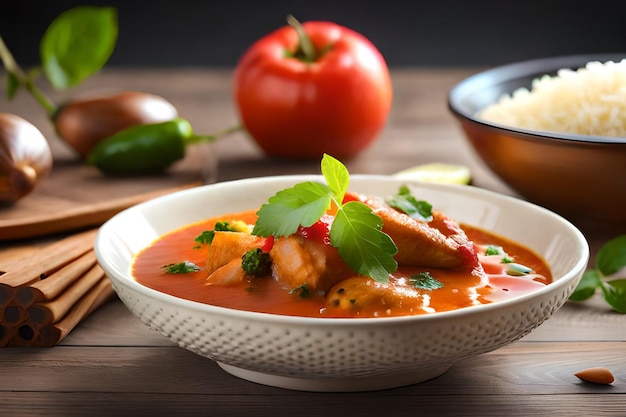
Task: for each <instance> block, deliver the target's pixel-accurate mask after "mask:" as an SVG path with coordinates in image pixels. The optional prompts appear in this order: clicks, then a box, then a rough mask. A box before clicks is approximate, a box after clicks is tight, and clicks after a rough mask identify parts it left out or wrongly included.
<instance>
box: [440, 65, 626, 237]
mask: <svg viewBox="0 0 626 417" xmlns="http://www.w3.org/2000/svg"><path fill="white" fill-rule="evenodd" d="M448 107H449V109H450V111H451V112H452V114H453V115H454V116H455V117H456V119H457V120H458V121H459V123H460V126H461V128H462V130H463V132H464V133H465V136H466V137H467V139H468V141H469V142H470V144H471V145H472V147H473V149H474V150H475V152H476V154H477V155H478V156H479V157H480V158H481V159H482V160H483V162H484V163H485V165H486V166H487V167H488V168H489V169H490V170H491V171H493V172H494V173H495V174H497V175H498V177H499V178H500V179H501V180H503V181H504V182H505V183H506V184H508V185H509V186H510V187H511V189H512V190H513V191H514V192H516V193H518V194H519V195H520V196H521V197H523V198H525V199H527V200H529V201H531V202H533V203H535V204H539V205H542V206H544V207H546V208H549V209H551V210H553V211H556V212H558V213H559V214H561V215H563V216H565V217H567V218H569V219H570V220H571V221H573V222H574V223H576V224H578V225H580V226H582V227H583V228H586V227H593V228H603V229H615V228H621V229H624V228H626V53H624V54H605V55H578V56H565V57H555V58H545V59H536V60H530V61H524V62H519V63H514V64H509V65H504V66H500V67H496V68H492V69H489V70H486V71H483V72H479V73H476V74H474V75H472V76H470V77H468V78H466V79H464V80H462V81H461V82H459V83H458V84H457V85H456V86H454V87H453V88H452V89H451V90H450V92H449V95H448ZM622 231H623V230H622Z"/></svg>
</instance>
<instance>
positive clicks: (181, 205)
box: [95, 175, 589, 391]
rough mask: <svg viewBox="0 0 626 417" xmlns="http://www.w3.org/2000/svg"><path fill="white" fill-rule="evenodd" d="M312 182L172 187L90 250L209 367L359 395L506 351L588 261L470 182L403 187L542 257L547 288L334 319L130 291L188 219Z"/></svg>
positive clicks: (578, 238) (374, 190)
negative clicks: (156, 245) (151, 255)
mask: <svg viewBox="0 0 626 417" xmlns="http://www.w3.org/2000/svg"><path fill="white" fill-rule="evenodd" d="M304 180H317V181H322V177H318V176H280V177H265V178H256V179H246V180H239V181H232V182H224V183H218V184H213V185H207V186H202V187H198V188H193V189H189V190H185V191H180V192H177V193H174V194H170V195H167V196H163V197H159V198H156V199H154V200H151V201H148V202H145V203H142V204H139V205H137V206H135V207H132V208H129V209H127V210H125V211H123V212H121V213H119V214H118V215H116V216H115V217H113V218H112V219H111V220H109V221H108V222H106V223H105V224H104V225H103V226H102V227H101V229H100V231H99V233H98V236H97V239H96V245H95V250H96V254H97V257H98V261H99V262H100V264H101V265H102V267H103V268H104V270H105V271H106V273H107V275H108V276H109V277H110V279H111V281H112V284H113V287H114V289H115V291H116V292H117V294H118V295H119V297H120V299H121V300H122V301H123V302H124V304H125V305H126V306H127V307H128V308H129V309H130V311H131V312H132V313H133V314H134V315H135V316H137V317H138V318H139V319H141V320H142V321H143V322H144V323H145V324H147V325H148V326H150V327H151V328H152V329H155V330H157V331H159V332H160V333H161V334H163V335H165V336H167V337H168V338H170V339H171V340H173V341H174V342H176V343H177V344H178V345H180V346H181V347H183V348H185V349H188V350H190V351H192V352H195V353H197V354H199V355H202V356H205V357H207V358H210V359H213V360H215V361H217V363H218V364H219V365H220V366H221V367H222V368H223V369H224V370H225V371H226V372H229V373H230V374H232V375H235V376H238V377H240V378H243V379H246V380H249V381H253V382H258V383H261V384H266V385H272V386H277V387H283V388H289V389H295V390H307V391H367V390H378V389H386V388H393V387H399V386H404V385H409V384H414V383H418V382H423V381H426V380H428V379H431V378H434V377H437V376H439V375H441V374H443V373H445V372H446V371H447V370H448V369H449V368H450V367H451V366H452V365H453V364H454V363H456V362H458V361H462V360H467V359H469V358H472V357H474V356H476V355H479V354H481V353H485V352H489V351H492V350H494V349H497V348H499V347H501V346H504V345H506V344H509V343H511V342H513V341H515V340H517V339H519V338H521V337H522V336H524V335H526V334H527V333H529V332H530V331H531V330H533V329H534V328H536V327H537V326H539V325H540V324H541V323H542V322H543V321H545V320H546V319H548V318H549V317H550V316H551V315H552V314H553V313H554V312H555V311H556V310H557V309H558V308H559V307H561V306H562V305H563V303H565V302H566V301H567V299H568V297H569V295H570V294H571V292H572V291H573V290H574V288H575V286H576V285H577V283H578V281H579V279H580V276H581V274H582V272H583V270H584V268H585V266H586V264H587V260H588V257H589V248H588V245H587V242H586V240H585V238H584V237H583V235H582V234H581V233H580V231H579V230H578V229H576V228H575V227H574V226H572V224H570V223H569V222H568V221H566V220H564V219H563V218H562V217H560V216H558V215H556V214H554V213H552V212H550V211H548V210H546V209H543V208H540V207H538V206H535V205H531V204H529V203H526V202H523V201H521V200H517V199H514V198H511V197H507V196H503V195H499V194H495V193H493V192H490V191H486V190H483V189H479V188H475V187H470V186H453V185H437V184H426V183H424V184H422V183H410V184H409V185H410V187H411V188H412V190H413V193H414V194H415V195H416V196H418V197H419V198H420V199H425V200H427V201H429V202H431V203H432V204H433V206H434V208H435V209H437V210H441V211H443V212H444V213H446V214H448V215H450V216H452V217H453V218H455V219H456V220H458V221H461V222H464V223H467V224H471V225H475V226H479V227H482V228H484V229H487V230H491V231H493V232H495V233H498V234H500V235H504V236H507V237H509V238H511V239H514V240H516V241H518V242H520V243H522V244H524V245H526V246H529V247H531V248H533V249H534V250H536V251H537V252H538V253H540V254H542V255H543V256H544V258H545V259H546V260H547V261H548V263H549V264H550V267H551V269H552V272H553V275H554V282H553V283H551V284H549V285H547V286H546V287H544V288H541V289H539V290H538V291H536V292H532V293H529V294H525V295H522V296H519V297H517V298H513V299H510V300H507V301H500V302H497V303H493V304H488V305H480V306H472V307H468V308H465V309H461V310H456V311H450V312H442V313H435V314H430V315H420V316H409V317H395V318H371V319H367V318H363V319H331V318H306V317H287V316H279V315H271V314H263V313H254V312H246V311H238V310H233V309H228V308H222V307H215V306H211V305H205V304H202V303H197V302H192V301H187V300H184V299H180V298H177V297H173V296H170V295H167V294H163V293H160V292H158V291H155V290H152V289H150V288H147V287H145V286H142V285H140V284H138V283H137V282H136V281H134V279H133V278H132V277H131V275H130V272H129V271H130V266H131V262H132V260H133V257H134V255H135V254H137V252H138V251H140V250H141V249H143V248H144V247H146V246H147V245H149V244H150V243H151V242H152V241H153V240H154V239H156V238H157V237H159V236H161V235H163V234H164V233H167V232H170V231H172V230H175V229H178V228H180V227H182V226H185V225H187V224H189V223H192V222H196V221H199V220H203V219H205V218H210V217H215V216H219V215H220V214H224V213H227V212H236V211H241V210H246V209H253V208H257V207H259V206H260V205H261V204H262V203H264V202H265V201H267V199H268V198H269V197H270V196H271V195H273V194H274V193H275V192H276V191H278V190H281V189H284V188H286V187H289V186H291V185H293V184H295V183H297V182H301V181H304ZM404 183H406V180H400V179H394V178H391V177H383V176H358V175H357V176H353V178H352V181H351V185H350V190H352V191H357V192H361V193H367V194H372V195H379V196H387V195H390V194H393V193H394V192H396V191H397V189H398V186H399V185H401V184H404Z"/></svg>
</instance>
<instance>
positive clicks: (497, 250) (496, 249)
mask: <svg viewBox="0 0 626 417" xmlns="http://www.w3.org/2000/svg"><path fill="white" fill-rule="evenodd" d="M485 255H487V256H492V255H506V253H505V252H504V249H503V248H502V246H498V245H488V246H487V247H486V248H485Z"/></svg>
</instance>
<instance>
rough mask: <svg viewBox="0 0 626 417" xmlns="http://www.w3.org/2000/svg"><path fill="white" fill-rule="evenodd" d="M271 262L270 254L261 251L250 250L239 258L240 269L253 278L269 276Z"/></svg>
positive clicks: (257, 249)
mask: <svg viewBox="0 0 626 417" xmlns="http://www.w3.org/2000/svg"><path fill="white" fill-rule="evenodd" d="M271 264H272V261H271V259H270V254H269V253H267V252H263V251H262V250H261V249H259V248H256V249H251V250H249V251H247V252H246V253H244V254H243V256H242V257H241V268H242V269H243V270H244V271H245V273H246V274H248V275H250V276H253V277H261V276H264V275H269V273H270V266H271Z"/></svg>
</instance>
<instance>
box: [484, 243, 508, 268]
mask: <svg viewBox="0 0 626 417" xmlns="http://www.w3.org/2000/svg"><path fill="white" fill-rule="evenodd" d="M485 255H487V256H491V255H501V256H502V260H501V261H500V263H503V264H510V263H513V258H511V257H510V256H509V254H508V253H506V252H505V251H504V249H503V248H502V246H497V245H488V246H487V247H486V248H485Z"/></svg>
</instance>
